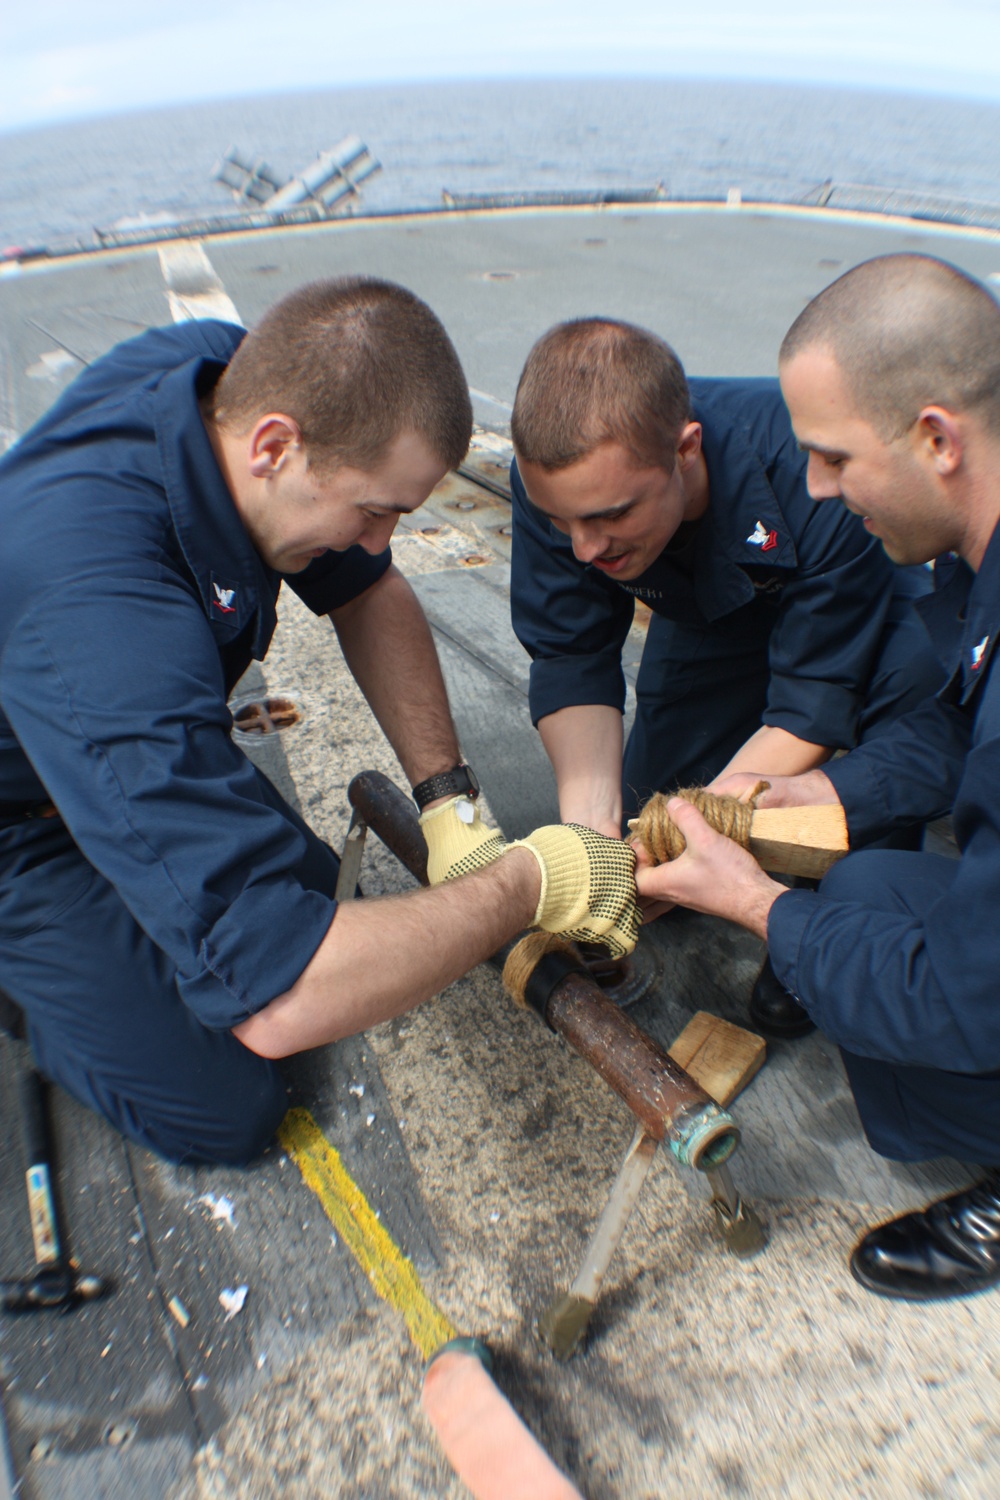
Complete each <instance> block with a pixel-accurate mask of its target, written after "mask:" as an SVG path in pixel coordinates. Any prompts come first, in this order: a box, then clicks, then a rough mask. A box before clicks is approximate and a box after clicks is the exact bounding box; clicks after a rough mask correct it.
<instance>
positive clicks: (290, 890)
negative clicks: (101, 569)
mask: <svg viewBox="0 0 1000 1500" xmlns="http://www.w3.org/2000/svg"><path fill="white" fill-rule="evenodd" d="M99 585H100V586H99V587H97V585H96V583H95V582H94V581H93V580H91V581H90V582H88V583H86V584H84V583H81V584H79V585H72V586H70V587H68V588H64V589H62V590H61V591H60V592H59V594H58V597H56V598H54V599H52V600H51V601H49V602H47V604H46V605H45V607H44V608H36V609H34V610H33V612H32V613H30V614H29V615H26V616H25V617H24V618H22V619H21V621H20V622H19V623H18V624H17V625H16V627H15V629H14V631H13V632H12V634H11V636H10V638H9V639H8V641H7V644H6V648H5V651H4V655H3V659H2V661H0V701H2V703H3V707H4V710H5V712H6V714H7V716H8V718H9V721H10V724H11V728H12V729H13V731H14V733H15V734H16V736H17V739H18V741H19V743H20V744H21V746H22V747H23V749H24V751H25V753H26V755H27V756H28V758H29V759H30V761H31V762H32V765H33V766H34V768H35V770H36V772H37V774H38V776H39V777H40V779H41V781H42V782H43V784H44V785H45V787H46V789H47V791H48V793H49V795H50V796H51V797H52V799H53V801H54V802H55V804H56V806H57V807H58V809H59V811H60V813H61V815H62V817H63V819H64V821H65V823H66V825H67V828H68V829H69V831H70V833H71V835H72V837H73V838H74V840H75V841H76V843H77V844H78V846H79V847H80V849H81V851H82V852H83V854H84V855H85V857H86V858H87V859H88V860H89V861H90V862H91V863H92V864H93V865H94V866H95V868H96V869H97V870H99V871H100V873H101V874H102V875H104V876H105V878H106V879H107V880H108V881H109V882H110V883H111V884H112V885H113V886H114V887H115V889H116V891H117V892H118V894H119V895H120V897H121V899H122V901H123V902H124V903H125V905H126V906H127V907H128V908H129V910H130V911H131V913H132V915H133V916H134V917H135V919H136V921H137V922H138V923H139V925H140V926H141V927H142V928H143V929H144V931H145V932H146V933H148V935H149V937H150V938H151V939H152V941H153V942H154V943H156V944H157V946H158V947H160V948H161V949H162V950H163V952H164V953H165V954H166V955H167V956H168V957H169V958H170V960H171V961H172V962H173V964H174V965H175V966H176V968H177V971H178V987H179V989H180V990H181V993H182V995H183V996H184V999H185V1000H186V1002H187V1003H188V1004H189V1005H190V1006H191V1007H192V1009H193V1010H194V1011H195V1012H196V1014H197V1015H198V1016H199V1018H200V1019H201V1020H202V1021H203V1022H204V1023H205V1025H207V1026H209V1027H213V1028H216V1029H223V1028H226V1027H230V1026H233V1025H235V1024H236V1023H238V1022H239V1021H241V1020H243V1019H245V1018H246V1017H247V1016H248V1015H251V1014H253V1013H254V1012H255V1011H258V1010H260V1009H261V1008H262V1007H263V1006H265V1005H266V1004H268V1002H269V1001H271V1000H273V999H274V998H275V997H276V996H277V995H280V994H282V993H284V992H285V991H286V990H287V989H288V988H289V987H290V986H291V985H292V984H293V983H294V982H295V980H296V979H297V978H298V977H299V976H300V974H301V973H302V971H303V969H304V968H305V967H306V965H307V964H308V962H309V960H310V958H311V957H312V955H313V954H314V952H315V951H316V948H317V947H318V946H319V943H320V941H321V940H322V938H323V936H324V934H325V933H326V931H327V929H328V928H329V926H330V922H331V920H332V919H333V915H334V912H335V910H336V903H335V902H334V901H333V899H332V898H331V897H329V896H327V895H324V894H322V893H320V892H317V891H314V890H307V889H305V888H304V887H303V885H302V884H301V883H300V881H299V879H298V878H297V875H296V870H297V868H298V867H299V866H300V865H301V863H302V860H303V856H304V853H305V843H304V839H303V836H302V834H301V833H300V832H299V831H298V829H297V828H295V827H294V825H293V824H292V823H290V822H289V821H287V820H286V819H284V818H282V817H281V815H280V813H279V812H277V811H276V810H275V809H274V808H272V807H270V806H269V805H268V804H267V803H266V802H265V801H264V800H263V798H262V795H261V790H260V785H259V781H258V778H257V775H256V773H255V771H254V769H253V767H252V766H251V764H250V762H249V761H248V760H247V759H246V757H245V756H244V755H243V753H242V752H241V751H240V750H239V749H238V748H237V747H236V746H235V745H234V744H233V742H232V739H231V737H230V728H231V719H230V715H229V710H228V709H227V707H226V703H225V687H224V683H223V679H222V669H221V664H220V660H219V654H218V650H217V648H216V645H215V642H214V640H213V638H212V633H211V628H210V626H209V624H208V622H207V621H206V619H205V616H204V614H203V612H202V609H201V606H200V601H199V600H198V599H197V598H196V597H195V596H194V594H193V593H189V592H188V590H187V589H186V587H185V586H184V585H183V584H182V583H181V582H179V581H178V580H177V579H176V578H172V577H170V576H169V575H165V574H163V573H162V572H160V571H158V570H156V569H155V568H150V569H149V573H148V576H145V577H142V576H136V577H129V578H122V577H118V576H106V577H103V578H101V579H100V581H99Z"/></svg>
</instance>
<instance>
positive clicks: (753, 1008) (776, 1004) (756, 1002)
mask: <svg viewBox="0 0 1000 1500" xmlns="http://www.w3.org/2000/svg"><path fill="white" fill-rule="evenodd" d="M749 1009H750V1020H751V1022H752V1024H753V1025H754V1026H755V1027H756V1028H757V1030H758V1031H762V1032H763V1033H764V1035H765V1036H773V1037H780V1038H781V1039H782V1040H783V1041H791V1040H792V1039H793V1038H794V1037H797V1036H808V1034H809V1032H810V1031H815V1030H816V1025H815V1022H813V1021H810V1019H809V1014H808V1012H807V1011H806V1010H804V1009H803V1008H802V1006H801V1005H800V1004H799V1002H798V1001H797V1000H796V998H795V996H794V995H790V994H789V992H788V991H787V990H786V989H785V987H784V985H782V984H780V983H779V981H778V979H777V977H776V975H775V972H774V970H773V969H772V968H771V960H770V959H769V958H765V960H764V967H763V968H762V969H761V971H760V973H759V974H758V976H757V983H756V984H755V985H754V987H753V992H752V994H751V996H750V1007H749Z"/></svg>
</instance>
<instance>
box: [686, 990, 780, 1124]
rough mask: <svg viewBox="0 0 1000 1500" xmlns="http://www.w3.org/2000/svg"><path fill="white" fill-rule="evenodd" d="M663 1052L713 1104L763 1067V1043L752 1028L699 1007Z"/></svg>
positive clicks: (738, 1089)
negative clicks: (745, 1028) (748, 1028)
mask: <svg viewBox="0 0 1000 1500" xmlns="http://www.w3.org/2000/svg"><path fill="white" fill-rule="evenodd" d="M667 1051H668V1052H669V1054H670V1056H671V1057H672V1058H673V1060H674V1062H675V1063H677V1065H678V1066H679V1067H681V1068H683V1069H684V1070H685V1072H687V1073H690V1074H691V1077H692V1078H693V1079H694V1081H695V1082H696V1083H700V1084H701V1086H702V1088H703V1089H704V1090H705V1092H706V1093H708V1094H711V1096H712V1098H713V1099H714V1100H715V1102H716V1103H717V1104H721V1105H722V1106H723V1107H725V1106H726V1105H727V1104H729V1103H731V1101H732V1100H733V1099H735V1098H736V1095H737V1094H739V1093H740V1092H741V1091H742V1090H743V1089H745V1088H746V1086H747V1084H748V1083H749V1082H750V1080H751V1078H753V1077H754V1075H755V1074H756V1073H758V1072H759V1071H760V1069H761V1068H762V1067H763V1065H764V1058H765V1057H766V1056H767V1045H766V1043H765V1041H764V1038H763V1037H759V1036H755V1035H754V1034H753V1032H752V1031H744V1030H743V1027H742V1026H734V1025H733V1023H732V1022H731V1021H724V1020H723V1019H722V1017H721V1016H713V1015H710V1014H709V1012H708V1011H707V1010H699V1011H696V1012H695V1014H694V1015H693V1016H692V1017H691V1019H690V1021H689V1022H688V1023H687V1025H686V1026H685V1028H684V1030H683V1031H682V1032H681V1034H680V1036H679V1037H677V1039H676V1041H674V1043H673V1044H672V1046H670V1047H668V1048H667Z"/></svg>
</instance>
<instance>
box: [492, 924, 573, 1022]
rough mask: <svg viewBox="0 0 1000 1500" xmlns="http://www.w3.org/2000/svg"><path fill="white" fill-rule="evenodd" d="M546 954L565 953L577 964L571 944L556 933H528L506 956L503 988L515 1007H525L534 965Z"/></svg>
mask: <svg viewBox="0 0 1000 1500" xmlns="http://www.w3.org/2000/svg"><path fill="white" fill-rule="evenodd" d="M546 953H565V954H567V955H568V956H569V957H570V958H572V959H575V960H576V961H577V962H579V954H578V953H577V952H576V950H575V948H574V947H573V946H572V944H571V943H568V942H567V941H566V939H565V938H562V937H560V936H559V934H558V933H556V932H529V933H526V934H525V936H524V937H523V938H522V939H521V941H520V942H519V943H518V944H517V946H516V947H514V948H512V949H511V950H510V952H509V953H508V955H507V962H506V963H505V964H504V966H503V987H504V989H505V990H506V991H507V993H508V995H509V996H510V998H511V999H512V1000H513V1002H514V1004H515V1005H527V1003H528V1002H527V1000H526V999H525V998H524V992H525V990H526V989H527V987H528V981H529V980H530V978H531V976H532V974H533V973H534V971H535V965H536V964H537V963H538V961H539V960H540V959H542V958H544V957H545V955H546Z"/></svg>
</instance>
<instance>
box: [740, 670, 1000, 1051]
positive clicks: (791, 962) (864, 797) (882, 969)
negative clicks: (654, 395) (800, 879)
mask: <svg viewBox="0 0 1000 1500" xmlns="http://www.w3.org/2000/svg"><path fill="white" fill-rule="evenodd" d="M991 718H992V719H993V721H994V722H990V719H991ZM969 738H970V733H969V720H968V718H967V717H966V715H965V714H964V713H962V712H961V710H959V709H958V708H956V707H954V706H952V705H949V704H947V703H942V702H941V701H940V700H938V699H932V700H930V701H929V702H928V703H926V704H924V705H923V706H922V707H921V708H919V709H917V710H915V711H914V712H912V713H910V714H908V715H906V717H905V718H904V719H901V720H900V721H899V722H898V723H897V724H896V725H894V726H893V728H892V729H891V730H889V731H888V732H887V733H886V734H885V735H884V736H882V737H881V738H879V739H877V740H873V741H871V742H870V743H869V744H866V745H864V746H862V747H861V748H860V749H858V750H855V751H853V752H852V753H851V754H850V755H849V756H846V757H845V758H844V760H842V761H840V762H837V763H835V764H834V765H833V766H831V767H829V768H827V769H828V774H829V775H830V778H831V780H832V781H833V782H834V784H835V786H836V787H837V790H838V793H840V794H841V795H842V796H843V800H844V804H845V810H846V812H847V816H848V826H849V829H850V832H851V837H852V840H854V839H856V838H857V837H859V836H860V835H861V834H862V832H864V833H865V834H866V835H867V834H871V835H874V834H877V833H880V832H883V831H885V830H887V829H892V828H894V827H899V826H902V824H903V823H904V822H906V821H912V820H913V819H915V818H921V817H928V816H934V815H935V814H936V813H941V812H942V811H945V810H946V809H947V808H948V806H950V805H951V803H952V801H953V799H955V800H957V801H958V802H959V803H960V805H961V813H960V814H959V813H958V811H957V810H956V820H955V832H956V836H957V838H958V841H959V845H960V847H961V850H962V857H961V859H960V860H956V861H954V862H953V873H952V872H949V879H948V881H947V883H946V885H945V886H944V888H943V891H942V894H941V897H940V899H938V900H937V901H936V902H935V903H934V905H933V906H932V907H931V908H930V910H929V911H927V912H925V913H924V914H923V915H922V916H921V917H919V918H917V917H913V916H910V915H908V914H902V913H895V912H892V911H884V910H877V909H872V908H870V907H869V906H868V905H867V904H866V903H864V902H863V901H862V900H859V901H857V902H855V901H852V900H846V901H845V900H843V899H836V900H825V899H823V893H822V890H821V892H820V895H819V897H818V898H817V897H816V896H814V895H813V894H812V893H811V892H806V891H801V892H800V891H789V892H788V893H787V894H785V895H782V896H779V897H778V899H777V901H776V902H775V903H774V905H773V907H772V908H771V914H770V919H769V922H768V946H769V950H770V953H771V959H772V962H773V964H774V967H775V972H776V973H777V974H778V976H779V978H780V979H781V981H782V983H784V984H785V985H787V986H788V988H789V989H791V990H792V991H793V992H794V993H795V994H797V995H798V996H800V998H801V999H802V1001H803V1004H804V1005H805V1006H806V1007H807V1009H808V1010H809V1013H810V1015H811V1016H812V1018H813V1020H815V1022H816V1023H817V1025H818V1026H819V1027H820V1028H821V1029H822V1030H823V1031H824V1032H825V1033H826V1034H827V1035H828V1036H829V1037H831V1038H832V1040H833V1041H835V1042H838V1043H839V1044H840V1045H841V1046H843V1047H844V1048H846V1049H847V1050H848V1051H850V1052H853V1053H857V1054H859V1055H861V1056H865V1057H872V1058H876V1059H879V1060H881V1061H883V1062H891V1063H896V1064H901V1065H904V1066H921V1067H927V1066H933V1067H937V1068H941V1069H945V1070H951V1071H955V1072H962V1073H984V1072H989V1071H992V1070H994V1069H998V1068H1000V1010H998V1001H997V969H998V962H1000V952H998V945H997V936H996V934H997V912H998V911H1000V799H998V798H997V795H996V788H997V786H998V785H1000V714H997V713H995V712H994V713H993V714H992V715H986V716H985V721H984V716H983V715H980V718H979V721H978V723H977V728H976V736H975V738H976V743H975V745H974V746H972V747H971V748H970V744H969ZM956 786H957V793H956ZM869 799H871V801H870V803H869ZM868 857H871V858H874V857H875V856H868ZM922 857H923V856H920V855H914V856H913V858H914V860H915V861H917V862H919V860H920V859H921V858H922ZM854 858H855V859H856V860H857V861H858V862H859V863H858V865H857V867H856V868H857V869H858V870H859V872H860V871H861V870H862V865H863V862H864V860H865V858H866V856H865V855H864V854H863V853H862V854H860V855H857V856H855V857H854ZM851 863H852V861H851V860H850V859H849V860H848V861H847V864H846V865H845V866H844V877H846V875H847V873H848V871H849V868H850V866H851ZM915 873H916V866H915ZM838 888H839V889H840V891H841V896H842V880H841V881H840V882H838Z"/></svg>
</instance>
